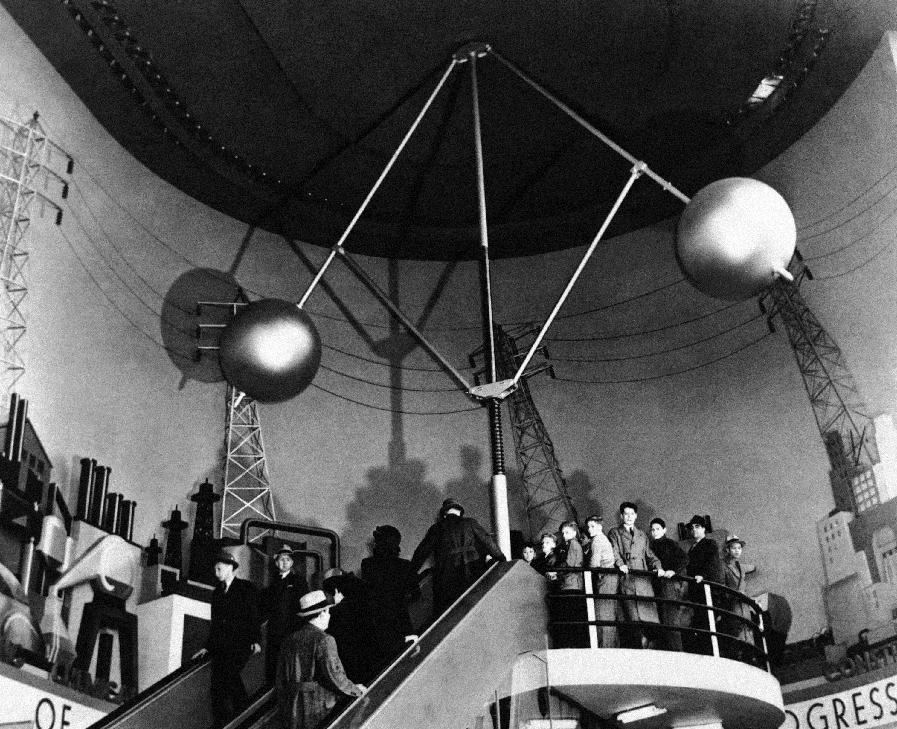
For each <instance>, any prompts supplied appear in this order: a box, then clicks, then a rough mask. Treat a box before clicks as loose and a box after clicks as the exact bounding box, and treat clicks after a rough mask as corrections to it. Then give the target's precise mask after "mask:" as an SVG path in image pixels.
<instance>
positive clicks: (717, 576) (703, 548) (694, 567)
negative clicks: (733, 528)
mask: <svg viewBox="0 0 897 729" xmlns="http://www.w3.org/2000/svg"><path fill="white" fill-rule="evenodd" d="M685 571H686V573H687V574H688V575H689V576H691V577H696V576H698V575H700V576H701V577H703V578H704V579H705V580H710V581H711V582H722V581H723V564H722V560H721V559H720V556H719V547H717V546H716V542H715V541H713V540H712V539H710V537H704V538H703V539H702V540H701V541H700V542H695V543H694V544H692V545H691V548H690V549H689V550H688V564H687V565H686V567H685ZM688 594H689V599H690V600H691V601H692V602H697V603H703V602H704V587H703V586H702V585H691V587H690V589H689V592H688Z"/></svg>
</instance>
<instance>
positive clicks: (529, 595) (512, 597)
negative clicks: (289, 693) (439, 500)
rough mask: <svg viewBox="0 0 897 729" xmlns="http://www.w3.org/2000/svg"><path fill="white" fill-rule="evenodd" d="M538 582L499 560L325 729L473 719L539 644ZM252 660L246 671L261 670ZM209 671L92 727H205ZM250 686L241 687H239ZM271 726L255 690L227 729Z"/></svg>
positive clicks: (204, 664) (265, 697) (177, 676)
mask: <svg viewBox="0 0 897 729" xmlns="http://www.w3.org/2000/svg"><path fill="white" fill-rule="evenodd" d="M546 620H547V616H546V607H545V580H544V578H542V577H541V575H539V574H538V573H536V572H535V571H534V570H533V569H532V568H530V567H529V566H528V565H527V564H525V563H523V562H520V561H517V562H499V563H497V564H495V565H493V566H492V568H491V569H489V570H488V571H487V572H486V574H484V575H483V576H482V577H481V578H480V579H479V580H478V581H477V583H476V584H474V585H473V586H472V587H471V588H470V589H469V590H468V591H467V592H465V593H464V595H462V596H461V597H460V598H459V599H458V600H457V601H456V602H455V603H454V604H453V605H452V606H451V607H450V608H449V610H448V611H446V612H445V613H444V614H443V615H442V617H441V618H440V619H439V620H437V621H436V622H435V623H434V624H433V625H431V626H430V627H429V628H428V629H427V630H426V631H425V632H424V633H423V634H422V635H421V636H420V639H419V640H418V641H417V642H416V643H414V644H413V645H412V646H410V647H409V648H408V649H406V650H405V652H404V653H402V654H401V655H400V656H399V657H398V658H397V659H396V660H395V661H394V662H393V663H392V664H391V665H390V666H389V667H388V668H387V669H386V670H385V671H384V672H383V673H381V674H380V676H378V677H377V678H376V679H375V680H374V681H373V682H372V684H371V685H370V686H369V687H368V691H367V693H366V694H365V695H364V696H362V697H360V698H358V699H356V700H354V701H353V702H352V703H351V704H349V705H348V706H347V707H346V708H345V710H344V711H343V712H342V713H341V714H339V715H338V716H337V717H336V718H335V719H334V721H333V722H332V723H331V724H330V728H331V729H347V728H348V727H353V729H360V727H365V729H375V728H376V727H384V728H385V729H386V728H388V729H399V728H400V727H404V726H408V727H421V726H433V725H434V721H433V719H434V717H459V716H460V717H465V719H468V720H469V721H470V723H473V719H474V718H475V717H476V716H478V715H480V714H482V710H483V706H485V705H488V703H489V701H490V697H491V696H492V691H493V689H494V688H495V687H496V686H497V685H498V683H499V682H500V680H501V677H502V676H503V675H505V674H506V673H507V670H508V668H509V666H511V665H512V664H513V663H514V661H515V659H516V658H517V656H518V655H519V654H520V653H523V652H526V651H534V650H539V649H542V648H544V647H545V624H546ZM259 658H260V657H259V656H254V657H253V661H250V666H247V670H252V665H253V663H255V664H256V669H257V670H258V671H262V670H263V668H262V663H263V662H262V661H261V660H257V661H256V660H255V659H259ZM210 671H211V668H210V665H209V662H208V660H203V661H197V662H194V663H191V664H189V665H187V666H185V667H183V668H181V669H179V670H177V671H175V672H174V673H172V674H171V675H169V676H167V677H165V678H164V679H162V680H161V681H159V682H158V683H156V684H154V685H153V686H151V687H149V688H148V689H146V690H145V691H142V692H141V693H140V694H138V695H137V696H136V697H135V698H134V699H133V700H132V701H130V702H128V703H127V704H126V705H124V706H121V707H119V708H118V709H116V710H115V711H113V712H112V713H110V714H109V715H107V716H105V717H104V718H103V719H101V720H100V721H98V722H97V723H95V724H93V725H92V727H91V729H207V727H209V726H211V723H212V722H211V712H210V710H209V680H210ZM245 676H246V671H244V677H245ZM247 683H249V682H247ZM275 726H279V722H278V719H277V715H276V706H275V702H274V697H273V693H272V692H271V691H270V690H268V691H259V692H257V694H256V696H255V697H254V698H253V700H252V703H251V704H250V706H249V707H248V708H247V709H246V710H245V711H244V712H243V713H242V714H241V715H240V716H239V717H237V718H236V719H234V721H232V722H231V723H230V724H229V725H228V726H227V727H226V729H270V727H275Z"/></svg>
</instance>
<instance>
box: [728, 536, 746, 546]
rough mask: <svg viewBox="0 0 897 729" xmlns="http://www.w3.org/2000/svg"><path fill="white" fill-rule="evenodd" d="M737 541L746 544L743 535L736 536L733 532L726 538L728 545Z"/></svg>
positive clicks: (742, 544)
mask: <svg viewBox="0 0 897 729" xmlns="http://www.w3.org/2000/svg"><path fill="white" fill-rule="evenodd" d="M736 542H737V543H738V544H740V545H741V546H742V547H743V546H744V545H745V544H746V542H745V541H744V540H743V539H742V538H741V537H739V536H736V535H735V534H733V535H732V536H731V537H729V538H728V539H727V540H726V546H727V547H728V546H729V545H730V544H735V543H736Z"/></svg>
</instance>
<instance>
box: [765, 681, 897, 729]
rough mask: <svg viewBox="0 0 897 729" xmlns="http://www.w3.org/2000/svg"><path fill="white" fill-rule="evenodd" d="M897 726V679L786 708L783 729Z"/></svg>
mask: <svg viewBox="0 0 897 729" xmlns="http://www.w3.org/2000/svg"><path fill="white" fill-rule="evenodd" d="M890 725H897V677H894V676H892V677H890V678H886V679H882V680H880V681H876V682H874V683H869V684H866V685H865V686H858V687H857V688H855V689H850V690H848V691H841V692H839V693H836V694H830V695H829V696H820V697H818V698H815V699H810V700H809V701H801V702H799V703H796V704H787V705H786V706H785V722H784V723H783V724H782V727H781V729H859V728H860V727H862V728H863V729H874V728H875V727H883V726H890Z"/></svg>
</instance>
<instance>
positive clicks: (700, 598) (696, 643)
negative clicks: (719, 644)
mask: <svg viewBox="0 0 897 729" xmlns="http://www.w3.org/2000/svg"><path fill="white" fill-rule="evenodd" d="M688 526H690V527H691V533H692V539H693V541H692V545H691V547H690V548H689V550H688V564H687V565H686V566H685V572H686V574H688V575H689V576H690V577H694V578H695V582H694V583H693V584H691V585H690V586H689V591H688V599H689V600H690V601H691V602H694V603H698V604H699V605H706V604H707V595H706V590H705V587H704V585H703V584H701V583H702V582H704V581H705V580H708V581H710V582H717V583H719V582H722V581H723V569H722V561H721V560H720V556H719V548H718V547H717V546H716V542H715V541H713V540H712V539H710V538H709V537H707V536H706V534H707V521H706V520H705V519H704V517H703V516H699V515H698V514H695V515H694V516H693V517H692V518H691V521H689V522H688ZM711 598H712V595H711ZM692 610H693V616H692V619H691V625H692V627H694V628H701V629H703V630H708V629H709V628H710V619H709V616H708V613H707V610H702V609H701V608H700V607H693V608H692ZM685 643H686V650H688V651H690V652H692V653H704V654H706V655H711V654H712V653H713V644H712V642H711V639H710V637H709V636H708V635H707V634H706V633H695V634H693V635H690V636H686V641H685Z"/></svg>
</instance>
